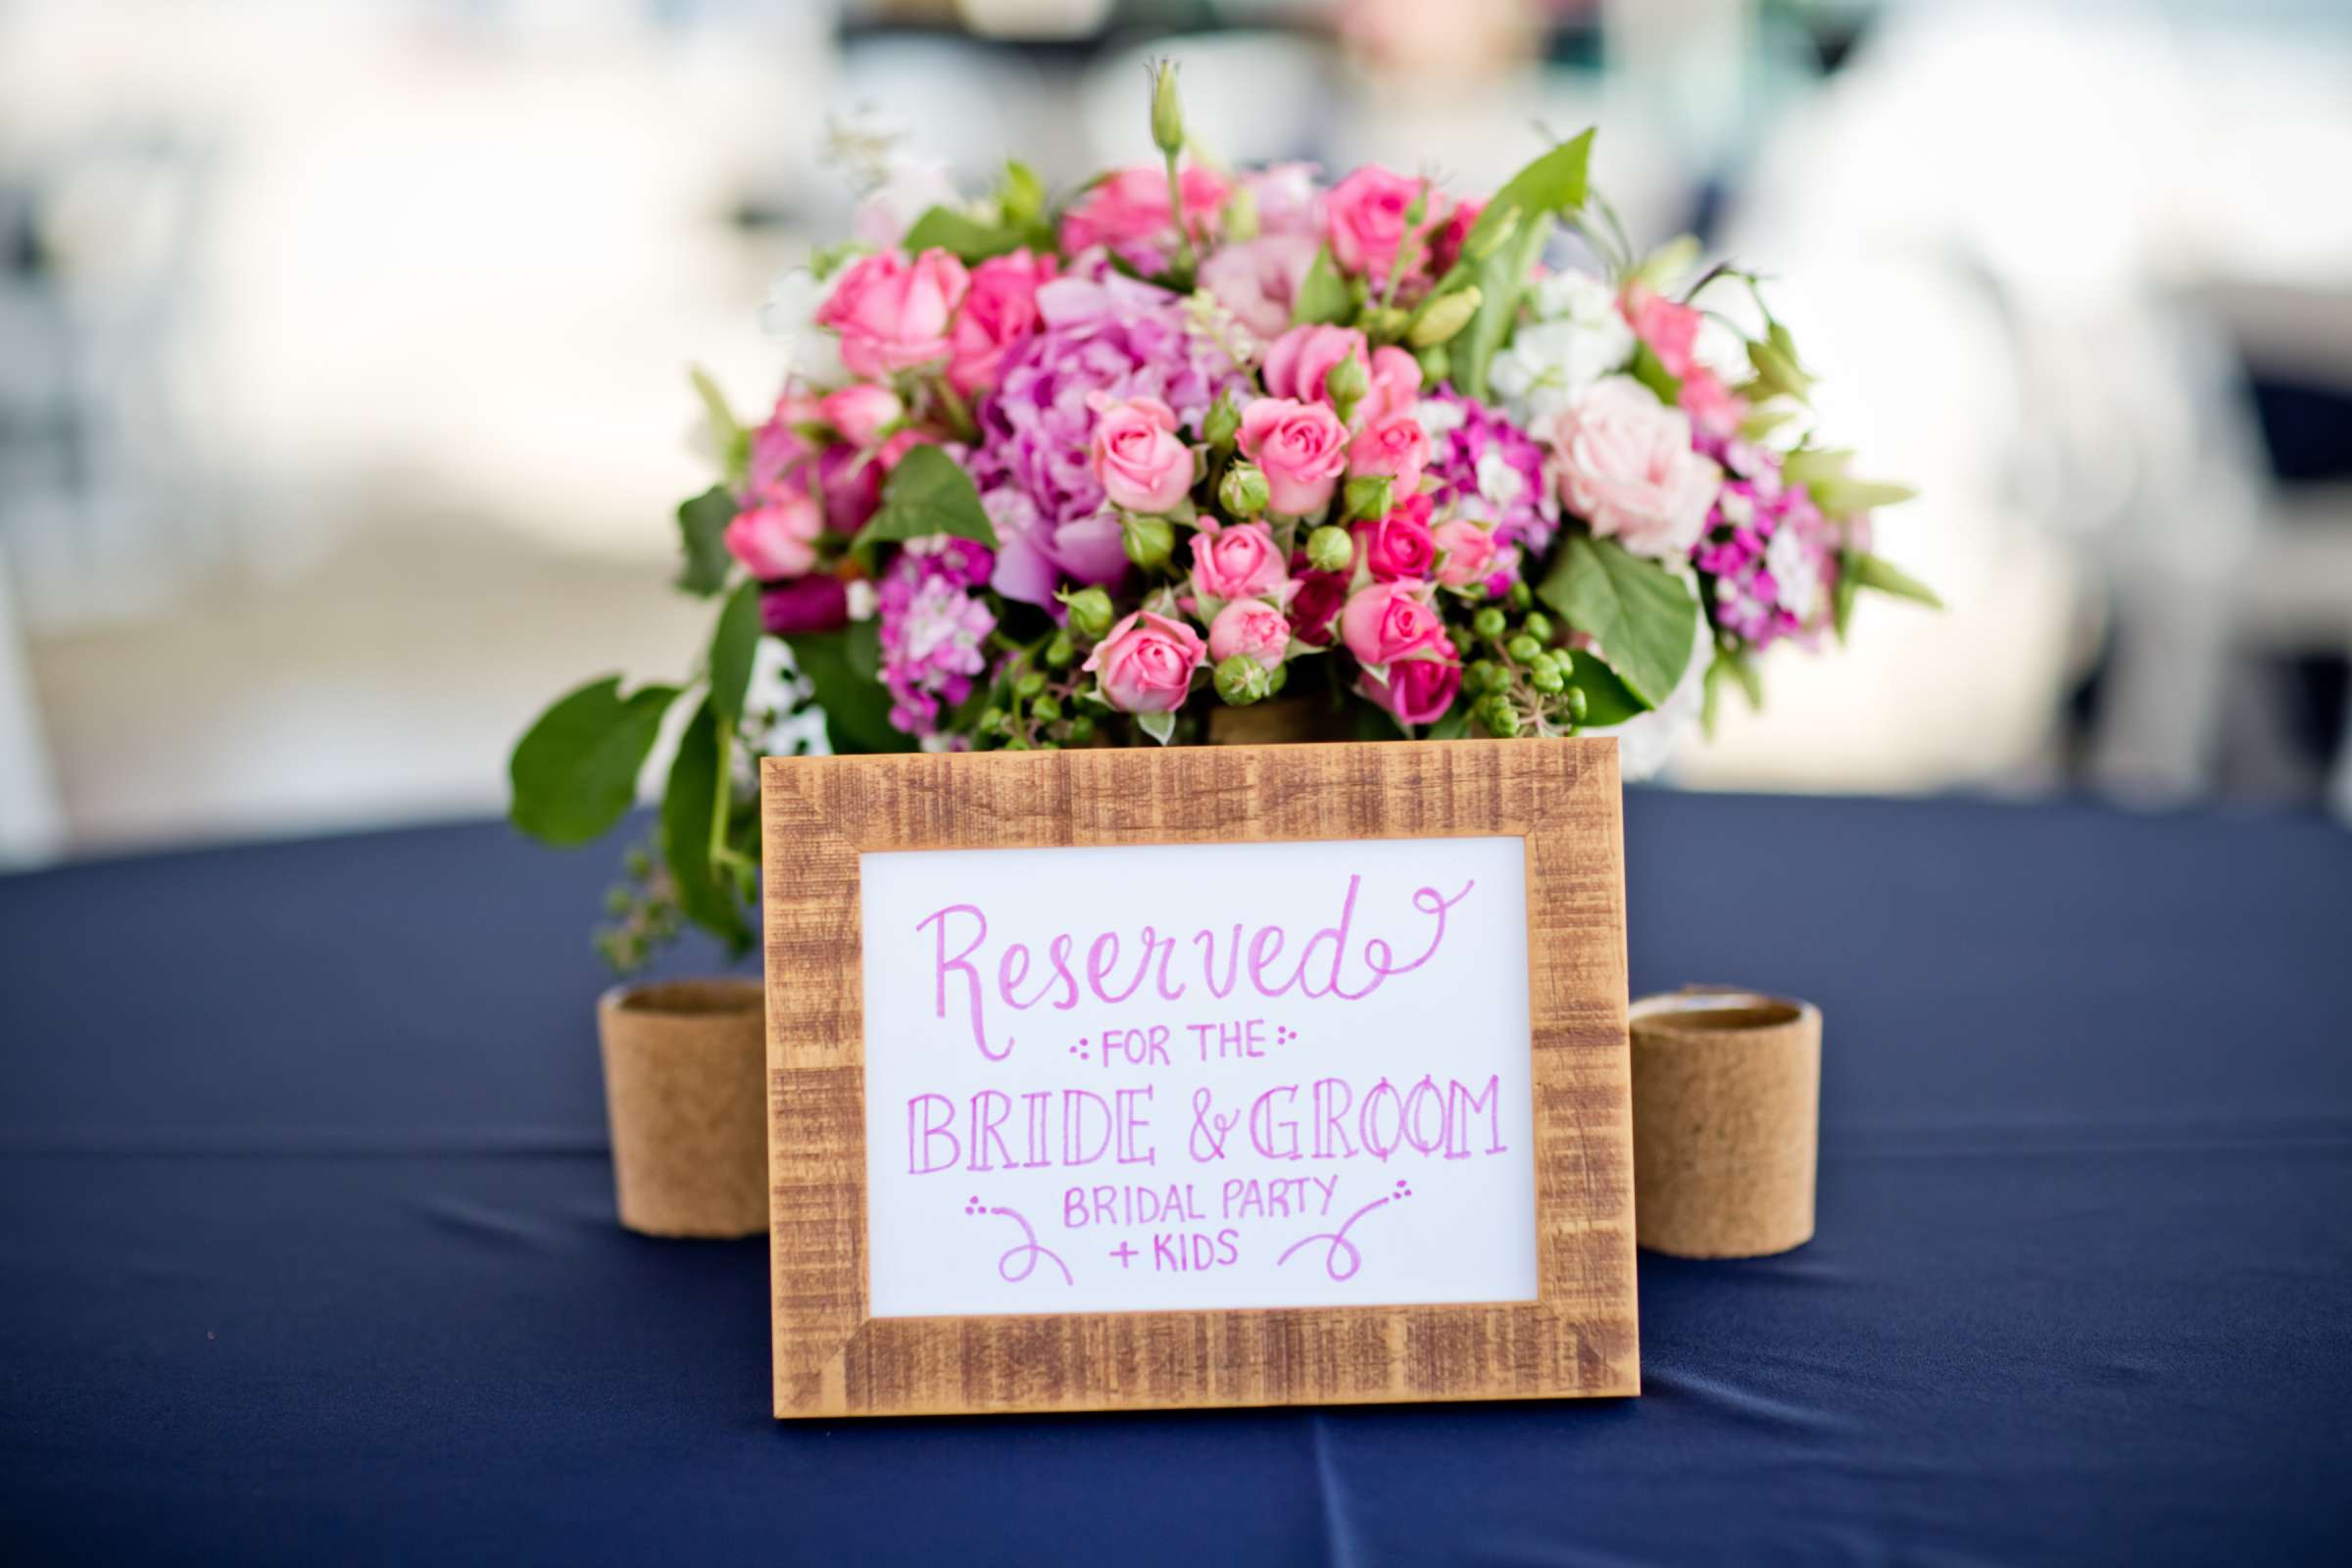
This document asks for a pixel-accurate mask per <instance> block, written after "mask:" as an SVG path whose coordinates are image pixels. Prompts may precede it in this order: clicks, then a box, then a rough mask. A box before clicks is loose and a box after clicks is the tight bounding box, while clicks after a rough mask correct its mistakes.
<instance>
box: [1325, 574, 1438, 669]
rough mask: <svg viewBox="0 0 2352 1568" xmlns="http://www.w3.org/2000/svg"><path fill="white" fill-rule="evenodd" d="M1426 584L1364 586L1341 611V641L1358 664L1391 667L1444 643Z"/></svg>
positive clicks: (1409, 582) (1377, 583) (1389, 583)
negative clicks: (1390, 665)
mask: <svg viewBox="0 0 2352 1568" xmlns="http://www.w3.org/2000/svg"><path fill="white" fill-rule="evenodd" d="M1428 592H1429V585H1428V584H1426V583H1419V582H1411V581H1404V582H1374V583H1366V584H1365V585H1364V586H1363V587H1361V588H1358V589H1357V590H1356V591H1355V592H1354V593H1352V594H1350V595H1349V596H1348V605H1347V608H1346V609H1344V610H1342V611H1341V612H1340V638H1341V640H1342V641H1344V642H1345V643H1347V645H1348V652H1349V653H1351V654H1353V655H1354V656H1355V657H1356V661H1357V662H1359V663H1365V664H1394V663H1395V662H1397V661H1398V660H1399V659H1402V658H1404V656H1405V655H1407V654H1411V653H1417V652H1419V651H1421V650H1422V649H1425V648H1430V647H1433V646H1435V645H1437V644H1440V643H1444V644H1445V646H1446V648H1447V649H1448V650H1450V649H1451V648H1452V646H1453V645H1452V644H1451V643H1447V642H1446V623H1445V622H1444V621H1442V620H1440V619H1439V618H1438V613H1437V612H1436V611H1435V610H1432V609H1431V608H1430V607H1429V602H1428V599H1427V595H1428Z"/></svg>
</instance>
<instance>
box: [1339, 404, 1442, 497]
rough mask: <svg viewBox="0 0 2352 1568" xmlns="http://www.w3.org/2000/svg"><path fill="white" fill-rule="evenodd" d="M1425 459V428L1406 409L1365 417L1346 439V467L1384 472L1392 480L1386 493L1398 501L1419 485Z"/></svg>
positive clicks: (1354, 470)
mask: <svg viewBox="0 0 2352 1568" xmlns="http://www.w3.org/2000/svg"><path fill="white" fill-rule="evenodd" d="M1428 462H1429V432H1428V431H1427V430H1424V429H1422V428H1421V421H1420V420H1419V419H1417V418H1415V417H1413V415H1412V413H1411V412H1410V411H1409V410H1408V411H1405V412H1402V413H1398V414H1391V415H1387V416H1385V417H1381V418H1378V419H1373V420H1369V421H1367V422H1366V423H1365V425H1364V427H1363V428H1362V429H1360V430H1358V431H1356V432H1355V439H1353V440H1352V441H1349V442H1348V472H1349V473H1351V474H1370V475H1373V476H1375V477H1380V476H1386V477H1387V478H1389V479H1390V480H1392V481H1394V482H1393V483H1392V484H1391V485H1390V486H1389V494H1390V496H1391V497H1392V498H1393V499H1395V500H1398V501H1401V500H1403V499H1405V498H1406V497H1408V496H1410V495H1411V494H1412V493H1413V492H1414V491H1415V490H1417V489H1419V488H1420V487H1421V469H1422V466H1424V465H1426V464H1427V463H1428Z"/></svg>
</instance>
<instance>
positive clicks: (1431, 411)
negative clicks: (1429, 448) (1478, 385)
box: [1413, 398, 1470, 442]
mask: <svg viewBox="0 0 2352 1568" xmlns="http://www.w3.org/2000/svg"><path fill="white" fill-rule="evenodd" d="M1413 417H1414V418H1415V419H1417V420H1419V421H1420V423H1421V430H1422V433H1423V434H1425V435H1427V436H1428V437H1429V439H1430V440H1431V441H1432V442H1435V441H1436V440H1437V439H1438V438H1439V437H1441V436H1446V435H1450V434H1452V433H1453V432H1454V431H1456V430H1458V429H1460V428H1461V427H1462V424H1463V422H1464V421H1465V420H1467V419H1468V418H1469V417H1470V411H1469V410H1468V409H1466V408H1464V407H1463V406H1462V405H1461V404H1459V403H1454V402H1448V401H1446V399H1444V398H1423V399H1422V400H1421V401H1420V402H1418V403H1416V404H1414V405H1413Z"/></svg>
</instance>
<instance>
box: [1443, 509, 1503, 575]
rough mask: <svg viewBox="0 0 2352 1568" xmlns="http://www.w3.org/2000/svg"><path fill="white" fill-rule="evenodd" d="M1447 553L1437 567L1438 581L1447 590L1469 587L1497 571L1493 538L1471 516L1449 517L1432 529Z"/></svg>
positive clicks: (1493, 536) (1491, 534)
mask: <svg viewBox="0 0 2352 1568" xmlns="http://www.w3.org/2000/svg"><path fill="white" fill-rule="evenodd" d="M1431 531H1432V532H1433V533H1434V534H1435V535H1436V537H1437V546H1438V548H1439V549H1440V550H1443V551H1445V552H1446V559H1445V561H1444V562H1443V563H1441V564H1439V566H1438V581H1440V582H1442V583H1444V584H1445V585H1446V587H1448V588H1467V587H1469V586H1470V585H1471V584H1472V583H1474V582H1478V581H1480V580H1482V579H1483V578H1485V577H1486V576H1487V575H1488V574H1489V573H1490V572H1492V571H1494V569H1495V535H1494V534H1493V533H1492V532H1490V531H1488V530H1487V529H1485V528H1482V527H1480V526H1479V525H1478V524H1477V523H1475V522H1473V521H1471V520H1470V519H1469V518H1468V517H1448V518H1446V520H1445V521H1444V522H1441V523H1439V524H1438V525H1437V527H1436V528H1435V529H1433V530H1431Z"/></svg>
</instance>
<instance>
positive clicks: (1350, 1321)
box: [761, 740, 1641, 1417]
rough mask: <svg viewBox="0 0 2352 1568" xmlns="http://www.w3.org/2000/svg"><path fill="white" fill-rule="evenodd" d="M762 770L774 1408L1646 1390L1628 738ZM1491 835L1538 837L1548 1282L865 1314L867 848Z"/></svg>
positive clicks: (1533, 848)
mask: <svg viewBox="0 0 2352 1568" xmlns="http://www.w3.org/2000/svg"><path fill="white" fill-rule="evenodd" d="M761 794H762V808H761V809H762V812H763V830H764V832H763V845H764V854H763V858H764V862H765V863H764V873H765V875H764V882H765V905H766V919H765V931H764V940H765V956H766V976H767V978H766V991H767V1069H768V1076H767V1083H768V1111H769V1114H768V1173H769V1203H770V1215H769V1220H770V1223H769V1266H770V1285H771V1301H770V1306H771V1314H770V1315H771V1331H772V1334H773V1346H774V1408H775V1413H776V1415H777V1416H779V1417H828V1416H843V1415H882V1414H902V1415H913V1414H936V1413H970V1412H997V1411H1029V1410H1083V1409H1133V1408H1164V1407H1177V1406H1214V1405H1261V1404H1342V1403H1356V1402H1367V1401H1376V1400H1440V1399H1492V1398H1545V1397H1570V1396H1591V1395H1630V1394H1638V1393H1640V1392H1641V1356H1640V1334H1639V1328H1638V1318H1637V1310H1636V1299H1635V1261H1634V1212H1633V1201H1634V1200H1633V1135H1632V1104H1631V1061H1630V1057H1629V1055H1628V1053H1627V1036H1626V1017H1625V1008H1626V958H1625V884H1624V869H1623V856H1624V848H1623V845H1624V840H1623V822H1622V816H1621V809H1620V795H1619V787H1618V774H1617V750H1616V743H1615V742H1614V741H1585V740H1567V741H1545V742H1528V741H1511V742H1477V741H1461V742H1449V743H1445V744H1427V745H1405V744H1397V743H1384V744H1365V745H1332V746H1278V747H1216V748H1171V749H1168V750H1165V751H1160V750H1156V749H1155V750H1149V751H1146V750H1101V751H1082V752H1061V753H1011V754H1006V753H997V754H987V755H977V756H975V755H964V756H931V755H920V754H912V755H901V756H894V757H873V758H825V759H801V758H779V759H770V760H768V761H767V762H766V764H765V766H764V768H763V771H762V790H761ZM1495 834H1507V835H1512V836H1518V837H1523V838H1524V839H1525V841H1526V844H1527V873H1528V874H1527V895H1528V898H1527V905H1528V954H1529V1021H1530V1037H1531V1038H1530V1049H1531V1051H1532V1052H1533V1055H1534V1078H1533V1084H1534V1100H1535V1103H1534V1107H1533V1114H1534V1122H1535V1133H1536V1156H1535V1166H1536V1197H1537V1225H1538V1245H1537V1266H1538V1295H1537V1299H1534V1300H1532V1301H1504V1302H1465V1303H1455V1304H1446V1305H1419V1306H1368V1307H1305V1308H1298V1307H1293V1308H1276V1309H1252V1308H1238V1309H1226V1310H1213V1311H1184V1312H1091V1313H1087V1312H1081V1313H1067V1314H1054V1315H1034V1316H1031V1315H1019V1316H978V1317H956V1318H872V1317H869V1316H868V1315H867V1312H866V1290H867V1284H866V1279H867V1269H866V1201H865V1197H866V1195H865V1149H864V1137H865V1120H864V1039H863V1017H862V1014H863V976H862V957H861V954H862V948H861V941H862V934H861V931H860V922H859V897H858V856H859V855H860V854H861V853H863V852H866V851H885V850H921V849H954V848H971V849H979V848H1010V847H1053V846H1067V845H1088V844H1136V845H1140V844H1169V843H1222V842H1236V841H1284V840H1326V841H1328V840H1344V839H1356V838H1442V837H1471V836H1481V835H1495Z"/></svg>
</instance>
